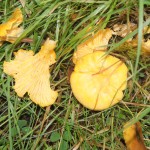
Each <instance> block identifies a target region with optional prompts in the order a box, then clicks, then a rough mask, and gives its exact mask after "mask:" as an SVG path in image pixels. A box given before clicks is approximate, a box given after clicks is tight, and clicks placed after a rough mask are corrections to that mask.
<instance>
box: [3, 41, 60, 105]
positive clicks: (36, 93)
mask: <svg viewBox="0 0 150 150" xmlns="http://www.w3.org/2000/svg"><path fill="white" fill-rule="evenodd" d="M55 46H56V42H55V41H52V40H49V39H47V40H46V41H45V43H44V45H43V46H42V47H41V50H40V51H39V53H37V54H36V55H34V53H33V51H31V50H30V51H26V50H22V49H20V50H19V51H18V52H16V53H15V59H14V60H11V61H10V62H4V65H3V67H4V72H5V73H6V74H8V75H10V76H12V77H14V78H15V86H14V89H15V91H16V93H17V95H18V96H19V97H23V96H24V94H25V93H28V94H29V97H30V98H31V100H32V101H33V102H35V103H36V104H39V105H40V106H42V107H45V106H49V105H52V104H53V103H54V102H55V100H56V98H57V95H58V93H57V92H56V91H53V90H52V89H51V88H50V82H49V78H50V73H49V66H50V65H52V64H54V63H55V62H56V61H55V58H56V54H55V52H54V48H55Z"/></svg>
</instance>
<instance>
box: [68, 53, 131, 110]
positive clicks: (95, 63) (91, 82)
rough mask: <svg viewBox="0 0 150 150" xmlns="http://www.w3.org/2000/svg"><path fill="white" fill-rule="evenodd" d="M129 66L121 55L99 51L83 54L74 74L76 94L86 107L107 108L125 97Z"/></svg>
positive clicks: (72, 80)
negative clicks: (114, 55)
mask: <svg viewBox="0 0 150 150" xmlns="http://www.w3.org/2000/svg"><path fill="white" fill-rule="evenodd" d="M127 72H128V69H127V67H126V65H125V64H124V63H123V62H122V61H120V60H119V59H118V58H116V57H113V56H111V55H106V53H105V52H102V51H96V52H94V53H90V54H87V55H85V56H83V57H81V58H80V59H79V60H78V61H77V63H76V65H75V68H74V71H73V73H72V74H71V78H70V83H71V88H72V91H73V94H74V95H75V97H76V98H77V100H78V101H79V102H80V103H81V104H82V105H83V106H85V107H86V108H89V109H92V110H103V109H107V108H109V107H111V106H113V105H115V104H116V103H118V102H119V101H120V100H121V99H122V98H123V90H124V89H125V88H126V85H127Z"/></svg>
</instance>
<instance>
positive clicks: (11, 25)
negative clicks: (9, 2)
mask: <svg viewBox="0 0 150 150" xmlns="http://www.w3.org/2000/svg"><path fill="white" fill-rule="evenodd" d="M22 21H23V15H22V12H21V10H20V9H19V8H17V9H15V11H14V13H13V14H12V15H11V17H10V18H9V19H8V21H7V22H5V23H3V24H1V25H0V46H1V45H2V44H3V41H8V42H11V43H13V42H14V41H15V40H16V38H17V37H19V36H20V35H21V34H22V32H23V28H22V27H18V26H19V25H20V24H21V23H22Z"/></svg>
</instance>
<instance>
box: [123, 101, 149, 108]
mask: <svg viewBox="0 0 150 150" xmlns="http://www.w3.org/2000/svg"><path fill="white" fill-rule="evenodd" d="M121 103H122V104H126V105H134V106H141V107H150V105H146V104H139V103H131V102H124V101H121Z"/></svg>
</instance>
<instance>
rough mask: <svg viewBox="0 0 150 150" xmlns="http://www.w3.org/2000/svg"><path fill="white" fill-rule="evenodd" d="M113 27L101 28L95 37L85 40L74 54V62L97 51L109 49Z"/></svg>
mask: <svg viewBox="0 0 150 150" xmlns="http://www.w3.org/2000/svg"><path fill="white" fill-rule="evenodd" d="M112 33H113V31H112V30H111V29H109V28H108V29H103V30H99V31H98V32H97V33H96V34H95V35H94V36H93V37H91V38H90V39H88V40H87V41H85V42H83V43H82V44H80V45H79V46H78V47H77V51H76V52H75V53H74V55H73V62H74V63H75V64H76V62H77V61H78V60H79V59H80V58H81V57H83V56H85V55H87V54H90V53H93V52H95V51H105V50H107V46H108V42H109V39H110V38H111V36H112Z"/></svg>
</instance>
